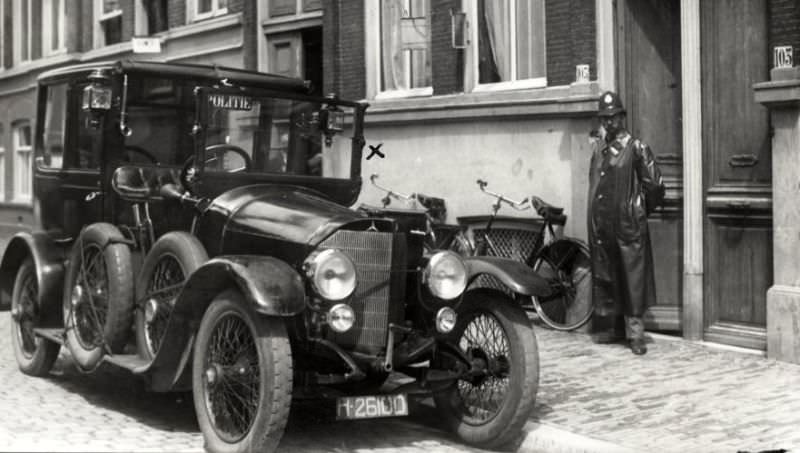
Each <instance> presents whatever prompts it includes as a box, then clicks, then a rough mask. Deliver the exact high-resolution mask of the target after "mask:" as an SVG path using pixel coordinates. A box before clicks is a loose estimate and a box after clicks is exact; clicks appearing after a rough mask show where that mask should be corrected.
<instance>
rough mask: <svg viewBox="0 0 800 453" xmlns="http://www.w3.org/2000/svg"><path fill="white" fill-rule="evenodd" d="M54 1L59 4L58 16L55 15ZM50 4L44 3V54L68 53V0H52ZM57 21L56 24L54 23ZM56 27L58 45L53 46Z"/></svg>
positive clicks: (47, 55)
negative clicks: (66, 9)
mask: <svg viewBox="0 0 800 453" xmlns="http://www.w3.org/2000/svg"><path fill="white" fill-rule="evenodd" d="M53 2H55V3H57V4H58V5H59V8H58V12H59V16H58V17H57V18H54V17H53V8H52V4H53ZM47 3H48V4H42V56H43V57H49V56H53V55H59V54H63V53H66V51H67V43H66V21H67V15H66V11H65V9H64V8H66V6H67V2H66V0H50V1H49V2H47ZM54 21H55V25H54ZM54 28H55V29H56V34H57V38H58V47H55V48H54V47H52V43H53V31H54Z"/></svg>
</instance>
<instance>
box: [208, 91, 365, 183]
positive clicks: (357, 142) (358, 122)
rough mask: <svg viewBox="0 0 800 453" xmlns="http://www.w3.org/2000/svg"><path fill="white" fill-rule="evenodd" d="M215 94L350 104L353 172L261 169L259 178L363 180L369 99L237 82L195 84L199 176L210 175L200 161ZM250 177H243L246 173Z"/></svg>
mask: <svg viewBox="0 0 800 453" xmlns="http://www.w3.org/2000/svg"><path fill="white" fill-rule="evenodd" d="M211 95H236V96H247V97H251V98H277V99H286V100H291V101H299V102H309V103H317V104H322V105H333V106H342V107H349V108H352V109H353V119H352V121H353V128H352V131H353V136H352V137H348V138H349V139H350V140H351V161H350V174H349V177H348V178H346V179H345V178H330V177H322V176H308V175H297V174H290V173H275V174H269V173H258V174H257V175H258V177H259V179H265V180H267V181H269V180H275V181H276V182H278V181H279V182H286V183H291V182H297V183H299V184H301V185H302V183H303V182H305V181H307V180H309V179H317V180H318V179H324V180H349V181H359V183H360V180H361V157H362V152H363V147H364V144H365V140H364V112H365V110H366V109H367V107H368V104H367V103H365V102H354V101H347V100H341V99H338V98H335V97H320V96H309V95H304V94H297V93H291V92H286V91H277V90H268V89H259V88H249V87H241V86H233V87H217V86H203V87H200V86H198V87H196V88H195V98H196V108H195V114H196V117H195V121H194V127H193V129H192V132H193V134H194V142H195V149H194V156H195V166H196V167H197V168H196V170H195V171H196V173H197V179H198V180H203V179H204V178H206V177H207V174H208V173H209V172H207V171H206V170H205V168H204V167H205V166H204V165H198V164H197V163H198V162H204V159H205V151H206V148H207V147H208V146H207V144H206V143H207V139H208V138H207V135H206V133H207V131H208V128H209V123H210V121H209V118H210V112H211V110H212V109H211V107H210V102H209V96H211ZM227 175H228V176H230V177H231V178H241V179H253V177H254V174H252V173H228V174H227ZM245 175H246V177H243V176H245Z"/></svg>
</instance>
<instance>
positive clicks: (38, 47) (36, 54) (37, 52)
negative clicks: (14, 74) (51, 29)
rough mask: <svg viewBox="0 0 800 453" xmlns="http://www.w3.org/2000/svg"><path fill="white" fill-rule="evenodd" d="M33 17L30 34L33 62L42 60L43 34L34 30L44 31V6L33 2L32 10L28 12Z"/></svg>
mask: <svg viewBox="0 0 800 453" xmlns="http://www.w3.org/2000/svg"><path fill="white" fill-rule="evenodd" d="M28 14H30V15H31V27H32V29H31V30H30V31H29V32H28V33H29V34H30V38H31V54H30V58H31V60H37V59H39V58H42V33H41V32H37V31H34V30H41V29H42V4H41V3H39V2H31V10H30V11H28Z"/></svg>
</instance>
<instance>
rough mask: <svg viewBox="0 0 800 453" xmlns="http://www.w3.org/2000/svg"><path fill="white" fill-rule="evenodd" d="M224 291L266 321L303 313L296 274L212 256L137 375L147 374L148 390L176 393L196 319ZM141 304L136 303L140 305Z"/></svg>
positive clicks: (261, 260)
mask: <svg viewBox="0 0 800 453" xmlns="http://www.w3.org/2000/svg"><path fill="white" fill-rule="evenodd" d="M229 288H237V289H238V290H239V291H241V292H242V295H243V296H244V300H245V303H248V304H252V305H253V307H254V308H255V310H256V311H257V312H259V313H262V314H264V315H267V316H281V317H289V316H294V315H296V314H298V313H300V312H301V311H303V309H304V308H305V289H304V286H303V280H302V278H301V277H300V274H298V272H297V271H296V270H294V269H293V268H292V267H291V266H289V265H288V264H286V263H285V262H283V261H281V260H279V259H277V258H273V257H265V256H259V255H236V256H218V257H215V258H213V259H211V260H209V261H208V262H207V263H206V264H204V265H203V266H201V267H200V268H199V269H197V270H196V271H195V272H194V273H192V275H191V276H189V279H188V280H187V281H186V284H185V285H184V287H183V289H182V290H181V292H180V294H179V295H178V297H177V299H176V300H175V305H174V307H173V311H172V315H171V317H170V320H169V323H168V324H167V328H166V332H165V334H164V338H163V340H162V342H161V347H160V348H159V350H158V354H157V355H156V357H155V358H153V361H152V362H151V363H150V364H149V365H148V366H147V367H145V368H143V369H141V370H137V372H139V373H146V374H148V375H149V378H150V384H151V387H152V388H153V390H156V391H167V390H176V389H182V388H183V387H185V386H186V385H187V384H188V385H189V386H191V382H187V380H190V379H188V374H189V373H188V372H187V371H188V370H189V369H190V368H191V365H190V360H191V357H192V347H193V345H194V337H195V334H196V332H197V328H198V327H199V325H200V320H201V319H202V318H203V314H204V313H205V311H206V309H207V308H208V306H209V305H210V304H211V301H212V300H213V299H214V297H215V296H216V295H217V294H219V293H221V292H222V291H224V290H226V289H229ZM140 303H141V301H140Z"/></svg>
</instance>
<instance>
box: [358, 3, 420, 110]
mask: <svg viewBox="0 0 800 453" xmlns="http://www.w3.org/2000/svg"><path fill="white" fill-rule="evenodd" d="M365 7H366V34H367V40H366V41H367V44H366V46H367V50H366V63H367V96H368V97H370V98H398V97H411V96H430V95H432V94H433V87H432V85H433V83H432V71H431V64H432V62H431V37H430V16H431V11H430V0H384V1H381V2H372V1H368V2H366V3H365Z"/></svg>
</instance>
